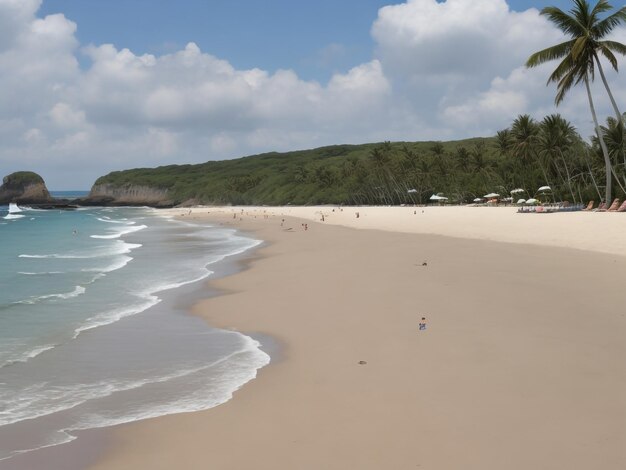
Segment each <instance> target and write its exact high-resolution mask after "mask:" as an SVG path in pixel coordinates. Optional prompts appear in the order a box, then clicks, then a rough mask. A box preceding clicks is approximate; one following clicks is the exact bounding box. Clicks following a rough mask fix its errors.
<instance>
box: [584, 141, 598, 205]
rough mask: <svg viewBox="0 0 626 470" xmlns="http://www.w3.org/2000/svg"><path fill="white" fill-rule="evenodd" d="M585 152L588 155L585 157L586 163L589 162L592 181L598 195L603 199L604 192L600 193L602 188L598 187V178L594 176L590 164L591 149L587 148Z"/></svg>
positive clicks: (588, 166)
mask: <svg viewBox="0 0 626 470" xmlns="http://www.w3.org/2000/svg"><path fill="white" fill-rule="evenodd" d="M585 154H586V155H587V158H585V163H586V164H587V168H588V169H589V176H591V181H592V182H593V186H594V187H595V188H596V192H597V193H598V197H599V198H601V199H602V194H600V188H598V184H597V183H596V178H595V176H593V170H592V169H591V165H590V164H589V151H587V150H585Z"/></svg>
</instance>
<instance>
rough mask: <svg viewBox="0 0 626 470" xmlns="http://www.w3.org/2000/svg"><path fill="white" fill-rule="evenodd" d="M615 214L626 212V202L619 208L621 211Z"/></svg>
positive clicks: (618, 210)
mask: <svg viewBox="0 0 626 470" xmlns="http://www.w3.org/2000/svg"><path fill="white" fill-rule="evenodd" d="M615 212H626V200H625V201H624V202H622V205H621V206H619V209H617V210H616V211H615Z"/></svg>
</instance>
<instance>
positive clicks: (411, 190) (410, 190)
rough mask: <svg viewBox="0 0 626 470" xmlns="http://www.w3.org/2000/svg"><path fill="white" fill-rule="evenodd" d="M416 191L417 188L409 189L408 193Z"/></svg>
mask: <svg viewBox="0 0 626 470" xmlns="http://www.w3.org/2000/svg"><path fill="white" fill-rule="evenodd" d="M416 192H417V189H409V190H408V191H407V193H416Z"/></svg>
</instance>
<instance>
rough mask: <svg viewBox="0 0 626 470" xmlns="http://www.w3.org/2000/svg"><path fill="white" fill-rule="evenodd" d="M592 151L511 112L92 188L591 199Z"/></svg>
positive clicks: (252, 198) (213, 200) (326, 198)
mask: <svg viewBox="0 0 626 470" xmlns="http://www.w3.org/2000/svg"><path fill="white" fill-rule="evenodd" d="M596 147H597V146H589V145H588V144H586V143H585V142H584V141H583V140H582V139H581V137H580V136H579V135H578V134H577V133H576V131H575V129H574V128H573V127H572V126H571V124H569V123H568V122H567V121H565V120H564V119H562V118H561V117H560V116H558V115H556V116H549V117H547V118H545V119H544V120H543V121H541V122H537V121H535V120H533V119H532V118H530V117H529V116H520V117H518V118H517V119H516V120H515V121H514V122H513V124H512V125H511V128H510V129H506V130H504V131H501V132H499V133H498V135H497V137H495V138H474V139H467V140H460V141H453V142H394V143H392V142H383V143H374V144H363V145H334V146H329V147H322V148H318V149H313V150H301V151H294V152H285V153H276V152H272V153H266V154H261V155H255V156H250V157H244V158H239V159H235V160H225V161H212V162H207V163H202V164H197V165H169V166H163V167H159V168H152V169H151V168H138V169H133V170H126V171H118V172H113V173H110V174H108V175H106V176H103V177H101V178H99V179H98V180H97V181H96V183H95V184H96V185H99V184H111V185H113V186H116V187H124V186H149V187H154V188H159V189H168V197H169V198H170V199H172V200H173V201H174V202H175V203H185V202H196V203H207V204H257V205H262V204H267V205H284V204H294V205H307V204H413V203H418V204H423V203H427V202H428V200H429V198H430V196H431V195H432V194H436V193H443V194H444V195H445V196H447V197H448V198H449V200H450V202H458V203H467V202H472V201H473V200H474V199H475V198H477V197H482V196H483V195H485V194H487V193H490V192H497V193H499V194H501V195H502V196H505V195H508V194H509V193H510V191H511V190H513V189H516V188H523V189H525V190H526V194H524V195H522V197H530V196H532V195H534V194H535V192H536V190H537V188H539V187H540V186H543V185H546V184H547V185H550V186H551V187H552V188H553V193H554V197H555V198H556V199H559V200H569V201H575V202H580V201H583V200H587V199H596V200H597V199H598V197H599V196H598V195H599V191H600V190H601V189H602V186H601V181H602V172H603V160H602V157H601V153H599V152H598V149H597V148H596ZM623 154H624V152H623V143H622V142H618V143H616V146H615V151H614V155H615V157H614V158H615V159H616V161H617V160H618V159H621V158H622V156H623ZM620 162H621V160H620ZM622 168H623V166H622Z"/></svg>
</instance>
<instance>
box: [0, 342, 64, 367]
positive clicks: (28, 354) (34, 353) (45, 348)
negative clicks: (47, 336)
mask: <svg viewBox="0 0 626 470" xmlns="http://www.w3.org/2000/svg"><path fill="white" fill-rule="evenodd" d="M57 346H58V344H46V345H44V346H40V347H37V348H35V349H31V350H30V351H26V352H25V353H23V354H22V355H21V356H19V357H17V358H15V359H9V360H8V361H6V362H4V363H3V364H2V365H0V369H2V368H3V367H8V366H11V365H13V364H18V363H20V362H22V363H24V362H28V361H29V360H31V359H33V358H35V357H37V356H39V355H40V354H43V353H45V352H46V351H50V350H51V349H54V348H56V347H57Z"/></svg>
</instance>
